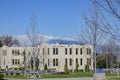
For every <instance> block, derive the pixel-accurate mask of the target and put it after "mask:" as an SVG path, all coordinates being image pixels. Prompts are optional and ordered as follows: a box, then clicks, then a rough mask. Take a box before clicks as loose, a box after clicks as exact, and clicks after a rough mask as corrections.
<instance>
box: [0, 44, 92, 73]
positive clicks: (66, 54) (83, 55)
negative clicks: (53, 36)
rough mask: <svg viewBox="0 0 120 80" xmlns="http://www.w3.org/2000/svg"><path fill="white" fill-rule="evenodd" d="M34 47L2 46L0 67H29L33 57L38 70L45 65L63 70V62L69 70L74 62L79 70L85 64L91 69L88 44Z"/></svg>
mask: <svg viewBox="0 0 120 80" xmlns="http://www.w3.org/2000/svg"><path fill="white" fill-rule="evenodd" d="M34 49H35V50H33V48H32V47H7V46H3V47H2V48H1V51H0V57H1V58H0V59H1V60H0V61H1V62H0V63H1V64H0V65H1V69H9V68H21V67H26V68H27V69H28V68H31V67H32V65H31V64H33V63H32V60H33V58H34V57H35V59H36V61H37V64H38V69H40V70H44V68H45V65H47V68H48V69H55V70H57V71H59V72H64V66H65V64H67V66H68V69H69V70H73V71H74V70H75V68H76V64H78V65H79V66H78V69H79V70H80V69H83V70H84V69H85V65H86V64H88V65H89V67H90V69H91V70H93V48H92V46H90V45H78V44H58V43H56V44H48V43H45V44H41V45H38V46H37V47H35V48H34ZM35 51H37V52H35ZM36 57H37V58H36Z"/></svg>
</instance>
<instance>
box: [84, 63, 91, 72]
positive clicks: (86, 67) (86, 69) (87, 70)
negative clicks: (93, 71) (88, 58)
mask: <svg viewBox="0 0 120 80" xmlns="http://www.w3.org/2000/svg"><path fill="white" fill-rule="evenodd" d="M85 72H90V69H89V65H88V64H86V65H85Z"/></svg>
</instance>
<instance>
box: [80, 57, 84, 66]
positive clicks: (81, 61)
mask: <svg viewBox="0 0 120 80" xmlns="http://www.w3.org/2000/svg"><path fill="white" fill-rule="evenodd" d="M82 64H83V60H82V58H80V65H81V66H82Z"/></svg>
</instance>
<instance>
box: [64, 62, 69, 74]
mask: <svg viewBox="0 0 120 80" xmlns="http://www.w3.org/2000/svg"><path fill="white" fill-rule="evenodd" d="M64 71H65V73H66V74H68V73H69V70H68V65H67V64H65V65H64Z"/></svg>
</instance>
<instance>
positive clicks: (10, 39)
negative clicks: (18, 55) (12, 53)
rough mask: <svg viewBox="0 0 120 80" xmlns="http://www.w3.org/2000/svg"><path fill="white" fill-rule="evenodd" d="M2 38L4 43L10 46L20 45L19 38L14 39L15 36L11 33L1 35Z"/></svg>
mask: <svg viewBox="0 0 120 80" xmlns="http://www.w3.org/2000/svg"><path fill="white" fill-rule="evenodd" d="M0 40H1V41H2V44H3V45H6V46H9V47H10V46H13V45H16V46H19V45H20V44H19V41H18V40H17V39H13V37H12V36H9V35H6V36H4V35H3V36H1V38H0Z"/></svg>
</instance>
